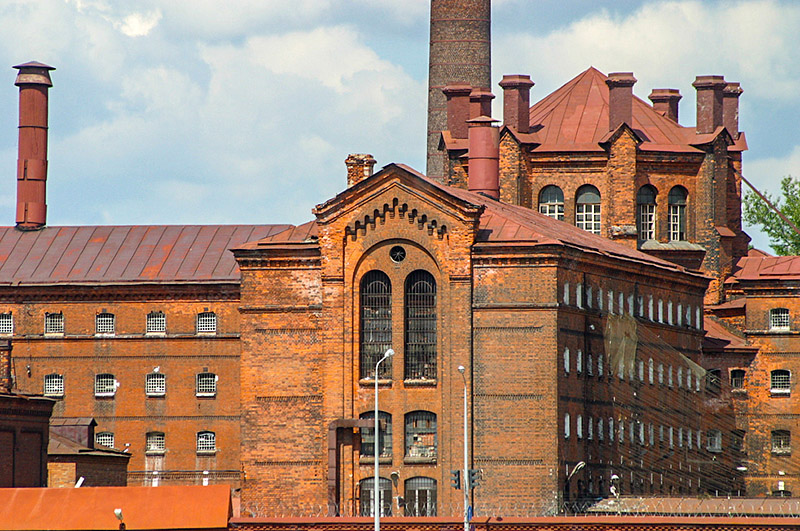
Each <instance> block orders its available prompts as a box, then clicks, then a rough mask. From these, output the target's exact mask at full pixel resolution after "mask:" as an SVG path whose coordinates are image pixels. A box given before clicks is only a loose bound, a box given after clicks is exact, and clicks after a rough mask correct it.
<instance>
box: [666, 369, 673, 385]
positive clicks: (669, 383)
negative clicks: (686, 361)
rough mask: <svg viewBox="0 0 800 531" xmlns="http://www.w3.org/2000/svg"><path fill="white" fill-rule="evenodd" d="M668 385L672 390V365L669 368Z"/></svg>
mask: <svg viewBox="0 0 800 531" xmlns="http://www.w3.org/2000/svg"><path fill="white" fill-rule="evenodd" d="M667 385H668V386H669V387H670V388H671V387H672V365H670V366H669V374H668V378H667Z"/></svg>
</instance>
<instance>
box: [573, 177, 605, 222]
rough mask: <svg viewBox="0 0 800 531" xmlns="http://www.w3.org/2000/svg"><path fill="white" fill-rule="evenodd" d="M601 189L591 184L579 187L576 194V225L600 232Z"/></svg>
mask: <svg viewBox="0 0 800 531" xmlns="http://www.w3.org/2000/svg"><path fill="white" fill-rule="evenodd" d="M600 220H601V217H600V191H599V190H598V189H597V188H595V187H594V186H592V185H590V184H586V185H584V186H581V187H580V188H578V192H577V194H576V196H575V225H576V226H577V227H578V228H580V229H583V230H585V231H588V232H591V233H593V234H600Z"/></svg>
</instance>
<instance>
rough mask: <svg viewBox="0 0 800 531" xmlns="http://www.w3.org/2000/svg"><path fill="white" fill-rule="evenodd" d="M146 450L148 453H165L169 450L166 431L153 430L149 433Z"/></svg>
mask: <svg viewBox="0 0 800 531" xmlns="http://www.w3.org/2000/svg"><path fill="white" fill-rule="evenodd" d="M146 437H147V438H146V440H145V447H144V451H145V453H146V454H163V453H164V452H166V450H167V444H166V437H165V436H164V432H161V431H151V432H148V433H147V436H146Z"/></svg>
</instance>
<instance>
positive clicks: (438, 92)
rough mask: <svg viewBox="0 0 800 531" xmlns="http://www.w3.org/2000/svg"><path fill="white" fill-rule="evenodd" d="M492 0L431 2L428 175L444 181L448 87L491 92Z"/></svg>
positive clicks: (434, 0)
mask: <svg viewBox="0 0 800 531" xmlns="http://www.w3.org/2000/svg"><path fill="white" fill-rule="evenodd" d="M490 28H491V1H490V0H431V37H430V59H429V63H428V163H427V171H426V173H427V175H428V177H432V178H434V179H438V180H441V179H443V177H444V173H445V168H446V166H447V165H446V164H445V162H446V159H447V154H446V152H444V151H442V152H440V151H439V149H438V148H439V135H440V134H441V132H442V131H443V130H444V129H446V128H447V100H446V98H445V95H444V94H443V93H442V89H443V88H444V87H445V86H446V85H453V84H465V85H469V86H471V87H473V88H477V89H483V90H489V89H490V87H491V79H492V64H491V63H492V59H491V35H490Z"/></svg>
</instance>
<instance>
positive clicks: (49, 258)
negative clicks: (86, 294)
mask: <svg viewBox="0 0 800 531" xmlns="http://www.w3.org/2000/svg"><path fill="white" fill-rule="evenodd" d="M289 227H291V225H125V226H78V227H46V228H44V229H42V230H39V231H20V230H17V229H16V228H14V227H0V285H2V284H7V285H36V284H52V283H62V284H118V283H131V282H157V283H169V282H231V281H238V280H239V268H238V266H237V265H236V260H234V257H233V254H232V253H230V252H229V251H228V250H229V249H230V248H232V247H236V246H238V245H241V244H243V243H245V242H248V241H252V240H257V239H260V238H264V237H265V236H268V235H270V234H275V233H277V232H281V231H283V230H286V229H287V228H289Z"/></svg>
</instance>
